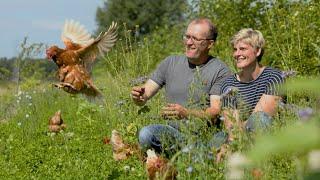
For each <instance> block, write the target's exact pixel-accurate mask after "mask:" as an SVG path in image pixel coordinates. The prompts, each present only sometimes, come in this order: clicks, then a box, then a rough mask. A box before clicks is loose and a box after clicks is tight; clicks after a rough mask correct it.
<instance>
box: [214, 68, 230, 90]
mask: <svg viewBox="0 0 320 180" xmlns="http://www.w3.org/2000/svg"><path fill="white" fill-rule="evenodd" d="M230 75H231V71H230V69H229V68H228V67H227V66H226V65H224V64H220V68H218V72H217V74H216V77H215V81H214V83H213V85H212V87H211V89H210V91H209V94H210V95H220V94H221V86H222V83H223V82H224V81H225V80H226V79H227V78H228V77H229V76H230Z"/></svg>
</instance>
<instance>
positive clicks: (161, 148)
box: [139, 124, 227, 155]
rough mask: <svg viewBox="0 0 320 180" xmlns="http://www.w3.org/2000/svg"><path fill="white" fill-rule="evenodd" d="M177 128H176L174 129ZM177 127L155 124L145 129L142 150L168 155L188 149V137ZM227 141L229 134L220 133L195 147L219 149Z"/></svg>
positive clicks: (196, 143) (140, 137) (140, 138)
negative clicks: (151, 150)
mask: <svg viewBox="0 0 320 180" xmlns="http://www.w3.org/2000/svg"><path fill="white" fill-rule="evenodd" d="M174 127H175V128H174ZM185 136H186V135H185V134H183V133H181V132H180V131H179V130H178V128H177V127H176V126H170V125H161V124H154V125H149V126H145V127H143V128H142V129H141V130H140V132H139V144H140V147H141V148H142V150H144V151H146V150H147V149H154V150H155V151H156V152H157V153H162V152H164V153H165V154H167V155H171V154H174V153H176V152H177V151H178V150H179V149H181V148H182V147H186V143H187V137H185ZM226 140H227V134H226V133H224V132H218V133H216V134H214V135H213V138H212V139H210V141H209V142H206V143H204V142H201V141H200V140H198V141H197V142H195V144H194V146H196V147H200V146H206V147H207V146H209V147H214V148H219V147H220V146H221V145H222V144H224V143H225V142H226Z"/></svg>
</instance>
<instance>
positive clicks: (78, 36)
mask: <svg viewBox="0 0 320 180" xmlns="http://www.w3.org/2000/svg"><path fill="white" fill-rule="evenodd" d="M61 39H62V41H63V43H64V44H65V46H66V47H65V49H61V48H59V47H58V46H51V47H49V48H48V49H47V50H46V55H47V58H48V59H52V60H53V61H54V62H55V64H56V65H57V66H58V68H59V70H58V75H59V80H60V83H57V84H55V86H56V87H58V88H62V89H63V90H65V91H66V92H69V93H84V94H86V95H88V96H97V95H100V92H99V91H98V89H97V88H96V87H95V86H94V84H93V81H92V79H91V77H90V72H91V67H92V64H93V63H94V61H95V60H96V58H97V56H98V55H101V56H103V55H104V54H105V53H106V52H108V51H109V50H110V49H111V48H112V47H113V46H114V44H115V42H116V40H117V24H116V23H113V22H112V24H111V26H110V27H109V29H108V30H107V31H106V32H101V33H100V34H99V36H98V37H97V38H96V39H93V38H92V37H91V35H90V34H89V33H88V32H87V30H86V29H85V28H84V27H83V26H82V25H80V23H78V22H75V21H73V20H70V21H68V20H67V21H66V22H65V24H64V27H63V31H62V34H61Z"/></svg>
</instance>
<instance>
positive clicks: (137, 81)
mask: <svg viewBox="0 0 320 180" xmlns="http://www.w3.org/2000/svg"><path fill="white" fill-rule="evenodd" d="M148 79H149V78H148V77H147V76H140V77H138V78H136V79H132V80H131V81H130V85H131V86H138V85H139V84H143V83H145V82H146V81H147V80H148Z"/></svg>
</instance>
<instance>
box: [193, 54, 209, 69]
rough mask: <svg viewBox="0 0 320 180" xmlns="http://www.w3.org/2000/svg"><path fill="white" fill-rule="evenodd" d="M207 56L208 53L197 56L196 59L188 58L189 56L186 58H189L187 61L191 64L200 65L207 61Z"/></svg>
mask: <svg viewBox="0 0 320 180" xmlns="http://www.w3.org/2000/svg"><path fill="white" fill-rule="evenodd" d="M209 57H210V56H209V55H205V56H202V57H200V58H197V59H189V58H188V60H189V62H190V63H191V64H193V65H196V66H199V65H201V64H205V63H207V62H208V60H209Z"/></svg>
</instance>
